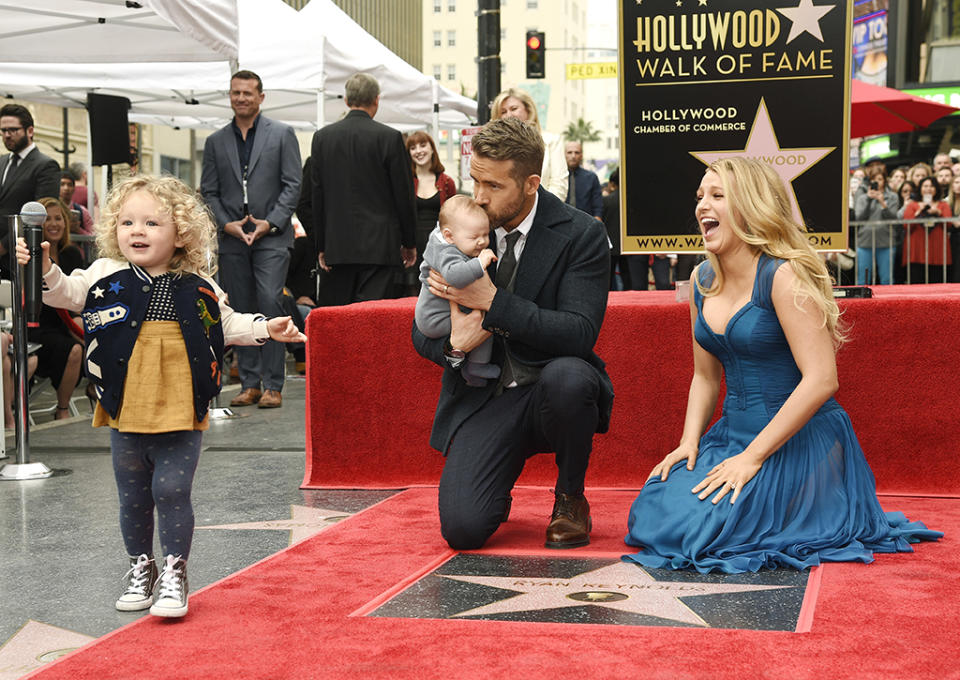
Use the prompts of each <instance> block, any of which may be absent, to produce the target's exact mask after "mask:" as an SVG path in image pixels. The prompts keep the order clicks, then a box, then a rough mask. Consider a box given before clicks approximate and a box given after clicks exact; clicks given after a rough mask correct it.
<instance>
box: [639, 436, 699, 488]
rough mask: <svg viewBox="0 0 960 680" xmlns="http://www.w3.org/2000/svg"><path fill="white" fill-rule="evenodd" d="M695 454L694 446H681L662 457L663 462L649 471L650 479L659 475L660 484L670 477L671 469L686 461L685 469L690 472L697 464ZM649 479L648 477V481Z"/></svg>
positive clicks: (696, 451) (695, 448) (696, 450)
mask: <svg viewBox="0 0 960 680" xmlns="http://www.w3.org/2000/svg"><path fill="white" fill-rule="evenodd" d="M697 453H698V449H697V447H696V446H693V445H690V444H681V445H680V446H678V447H677V448H675V449H674V450H673V451H671V452H670V453H668V454H667V455H666V456H664V458H663V460H662V461H660V462H659V463H657V464H656V465H655V466H654V467H653V470H651V471H650V477H655V476H657V475H660V481H661V482H665V481H667V477H669V476H670V470H672V469H673V466H674V465H676V464H677V463H679V462H681V461H683V460H686V461H687V469H688V470H692V469H693V468H694V467H695V466H696V464H697ZM650 477H648V479H649V478H650Z"/></svg>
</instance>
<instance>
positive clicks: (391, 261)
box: [310, 73, 417, 305]
mask: <svg viewBox="0 0 960 680" xmlns="http://www.w3.org/2000/svg"><path fill="white" fill-rule="evenodd" d="M344 98H345V100H346V103H347V106H348V107H349V108H350V111H349V112H348V113H347V115H346V116H345V117H344V118H343V119H342V120H340V121H337V122H336V123H332V124H330V125H327V126H326V127H323V128H321V129H320V130H317V132H316V133H314V135H313V145H312V147H311V152H310V158H311V161H310V162H311V165H312V166H313V170H312V178H313V182H312V184H313V238H314V244H315V248H316V250H317V253H318V255H317V263H318V264H319V265H320V267H321V268H322V269H323V270H324V271H326V272H327V276H326V278H325V280H324V282H323V286H322V288H321V291H320V298H321V299H320V301H319V302H320V304H321V305H347V304H350V303H352V302H363V301H365V300H380V299H383V298H392V297H397V292H398V288H399V286H398V284H399V281H400V277H401V274H402V270H401V265H402V266H403V267H409V266H412V265H413V264H414V262H416V260H417V249H416V245H415V244H416V241H415V239H414V236H415V230H416V204H415V202H414V195H413V170H412V169H411V162H410V154H408V153H407V150H406V147H404V144H403V136H402V135H401V134H400V132H398V131H397V130H394V129H393V128H391V127H388V126H386V125H382V124H380V123H378V122H376V121H375V120H373V117H374V116H375V115H377V109H378V108H379V106H380V84H379V83H378V82H377V80H376V78H374V77H373V76H371V75H368V74H366V73H357V74H355V75H353V76H351V77H350V78H349V79H348V80H347V83H346V85H345V90H344Z"/></svg>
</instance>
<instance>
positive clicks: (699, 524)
mask: <svg viewBox="0 0 960 680" xmlns="http://www.w3.org/2000/svg"><path fill="white" fill-rule="evenodd" d="M779 264H781V261H776V260H772V259H770V258H767V257H765V256H761V257H760V261H759V262H758V263H757V275H756V280H755V282H754V288H753V295H752V297H751V299H750V301H749V302H748V303H747V304H746V305H745V306H744V307H743V308H741V309H740V310H739V311H737V313H736V314H734V316H733V317H732V318H731V319H730V321H729V322H728V323H727V327H726V329H725V332H724V333H723V334H718V333H714V332H713V331H712V330H711V329H710V327H709V326H708V325H707V323H706V322H705V321H704V318H703V297H702V296H701V295H700V293H699V291H697V290H696V287H693V290H692V294H693V295H694V301H695V303H696V305H697V309H698V310H699V311H698V314H697V320H696V324H695V330H694V337H695V339H696V342H698V343H700V345H701V346H702V347H703V348H704V349H706V350H707V351H708V352H710V353H711V354H713V355H714V356H716V357H717V358H718V359H719V360H720V362H721V363H722V364H723V370H724V375H725V378H726V386H727V394H726V398H725V400H724V402H723V416H722V417H721V418H720V419H719V420H718V421H717V422H716V423H714V425H713V427H711V428H710V429H709V430H708V431H707V432H706V434H704V435H703V437H702V438H701V440H700V451H699V454H698V457H697V462H696V467H695V468H694V470H692V471H690V470H687V469H686V461H682V462H680V463H677V464H676V465H675V466H674V467H673V469H672V470H671V471H670V476H669V477H668V479H667V481H666V482H661V481H660V478H659V477H655V478H652V479H649V480H648V481H647V482H646V484H645V485H644V487H643V489H642V490H641V492H640V495H639V496H637V498H636V500H635V501H634V502H633V506H632V507H631V509H630V516H629V520H628V533H627V537H626V539H625V540H626V543H627V544H628V545H632V546H636V547H639V548H642V549H643V550H642V552H640V553H639V554H635V555H626V556H624V558H623V559H624V560H632V561H634V562H637V563H639V564H641V565H644V566H648V567H654V568H664V569H696V570H697V571H700V572H703V573H707V572H711V571H718V572H724V573H740V572H755V571H757V570H759V569H761V568H770V569H773V568H776V567H781V566H786V567H793V568H796V569H804V568H806V567H812V566H815V565H818V564H820V563H821V562H841V561H853V560H858V561H861V562H872V561H873V553H875V552H897V551H905V552H912V550H913V549H912V548H911V547H910V543H915V542H918V541H920V540H935V539H937V538H939V537H941V536H942V535H943V534H942V533H941V532H938V531H931V530H928V529H927V528H926V527H925V526H924V525H923V524H922V523H921V522H909V521H907V519H906V517H904V515H903V513H899V512H884V511H883V510H882V509H881V507H880V503H879V502H878V501H877V496H876V483H875V481H874V477H873V472H872V471H871V470H870V466H869V465H868V464H867V461H866V458H864V455H863V451H862V450H861V448H860V444H859V443H858V442H857V437H856V435H855V434H854V432H853V426H852V425H851V423H850V418H849V417H848V416H847V413H846V412H845V411H844V410H843V408H841V407H840V405H839V404H838V403H837V402H836V401H835V400H834V399H833V398H831V399H829V400H828V401H827V402H826V403H825V404H824V405H823V406H822V407H821V408H820V410H819V411H817V413H816V414H815V415H814V416H813V417H812V418H811V419H810V421H809V422H808V423H807V424H806V425H805V426H804V427H803V428H802V429H801V430H800V431H799V432H797V433H796V434H795V435H794V436H793V437H791V438H790V439H789V440H788V441H787V442H786V444H784V445H783V446H782V447H781V448H780V449H779V450H778V451H776V452H775V453H774V454H773V455H771V456H770V457H769V458H767V460H766V461H765V462H764V463H763V466H762V467H761V468H760V471H759V472H758V473H757V474H756V476H755V477H754V478H753V479H752V480H751V481H750V482H749V483H747V484H746V485H745V486H744V487H743V489H742V490H741V492H740V496H739V497H738V498H737V502H736V503H735V504H733V505H731V504H730V502H729V498H730V494H728V495H727V496H726V497H725V498H724V499H723V500H721V501H720V502H719V503H718V504H717V505H714V504H713V503H711V502H710V499H712V498H713V495H712V494H711V496H709V497H708V498H707V499H705V500H703V501H701V500H699V499H698V496H697V495H696V494H693V493H691V489H693V487H694V486H696V485H697V484H698V483H699V482H700V481H701V480H703V478H704V477H705V476H706V474H707V473H708V472H709V471H710V470H711V469H712V468H713V466H714V465H716V464H717V463H719V462H721V461H723V460H725V459H727V458H729V457H730V456H734V455H736V454H738V453H740V452H741V451H743V450H744V448H746V446H747V445H748V444H749V443H750V442H751V441H752V440H753V438H754V437H755V436H756V435H757V433H759V432H760V430H762V429H763V428H764V427H765V426H766V424H767V423H768V422H769V421H770V419H771V418H773V416H774V415H775V414H776V413H777V411H778V410H779V409H780V407H781V406H782V405H783V403H784V402H785V401H786V400H787V397H789V396H790V394H791V392H792V391H793V390H794V388H795V387H796V386H797V384H798V383H799V382H800V377H801V376H800V370H799V369H798V368H797V365H796V362H795V361H794V359H793V355H792V354H791V352H790V347H789V345H788V344H787V339H786V337H785V336H784V333H783V329H782V328H781V327H780V322H779V320H778V319H777V314H776V311H775V310H774V307H773V302H772V300H771V295H770V293H771V288H772V284H773V275H774V272H775V271H776V269H777V267H778V266H779ZM698 271H699V273H700V274H699V275H700V277H701V278H700V280H701V282H703V283H704V284H705V285H709V283H711V282H712V279H713V275H714V274H713V270H712V268H711V267H710V264H709V262H705V263H704V264H703V265H701V266H700V269H699V270H698Z"/></svg>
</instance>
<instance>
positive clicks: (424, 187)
mask: <svg viewBox="0 0 960 680" xmlns="http://www.w3.org/2000/svg"><path fill="white" fill-rule="evenodd" d="M406 143H407V152H408V153H409V154H410V164H411V166H412V167H413V190H414V192H415V193H416V195H417V198H416V201H417V236H416V242H417V262H416V264H415V265H414V266H413V267H411V268H410V269H409V270H408V271H412V272H414V284H415V292H414V293H413V295H416V294H417V292H419V290H420V282H419V281H418V280H417V279H416V275H417V273H418V272H419V271H420V263H421V262H423V251H424V248H426V247H427V238H428V237H429V236H430V232H432V231H433V229H434V227H436V226H437V218H438V217H439V215H440V206H442V205H443V203H444V201H446V200H447V199H448V198H450V197H451V196H453V195H454V194H456V193H457V185H456V184H454V182H453V178H452V177H450V175H448V174H446V173H445V172H444V167H443V163H441V162H440V157H439V154H438V153H437V145H436V144H435V143H434V141H433V137H431V136H430V135H428V134H427V133H426V132H424V131H422V130H418V131H417V132H413V133H411V134H410V135H409V136H408V137H407V142H406Z"/></svg>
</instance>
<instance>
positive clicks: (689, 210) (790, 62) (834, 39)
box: [619, 0, 853, 253]
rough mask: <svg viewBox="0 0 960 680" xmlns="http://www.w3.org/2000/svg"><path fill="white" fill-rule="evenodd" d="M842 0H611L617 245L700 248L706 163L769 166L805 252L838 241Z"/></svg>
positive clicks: (844, 89)
mask: <svg viewBox="0 0 960 680" xmlns="http://www.w3.org/2000/svg"><path fill="white" fill-rule="evenodd" d="M852 9H853V2H852V0H838V1H833V2H830V1H827V0H762V1H761V0H679V1H678V0H644V2H639V3H638V2H636V1H635V0H621V3H620V61H619V73H620V74H621V77H620V87H621V91H620V95H621V99H620V100H621V120H620V129H621V145H620V149H621V167H620V182H621V187H622V191H621V192H620V200H621V210H622V213H621V214H622V215H623V216H624V219H622V220H621V240H622V250H623V252H624V253H646V252H690V251H694V252H695V251H702V249H703V239H702V238H701V236H700V232H699V229H698V227H697V223H696V220H695V219H694V216H693V212H694V206H695V201H694V197H695V195H696V189H697V186H698V185H699V183H700V179H701V177H702V176H703V172H704V170H705V169H706V166H707V165H708V164H709V163H711V162H712V161H714V160H717V159H720V158H725V157H729V156H747V157H750V158H756V159H758V160H761V161H763V162H765V163H767V164H769V165H770V166H771V167H772V168H773V169H774V170H775V171H776V172H777V174H778V175H779V176H780V178H781V179H782V180H783V181H784V183H785V185H786V188H787V193H788V195H789V196H790V200H791V207H792V208H793V212H794V218H795V219H796V220H797V221H798V222H800V223H802V224H804V225H805V226H806V227H807V229H808V230H809V231H810V240H811V242H812V243H813V244H814V246H815V247H816V248H818V249H819V250H844V249H846V245H847V239H846V233H847V220H848V208H847V195H846V191H847V188H846V187H847V184H846V181H847V169H846V163H847V158H848V153H847V149H848V147H849V134H848V131H849V111H850V103H849V100H850V95H849V91H850V59H851V55H850V50H851V48H850V26H851V21H852Z"/></svg>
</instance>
